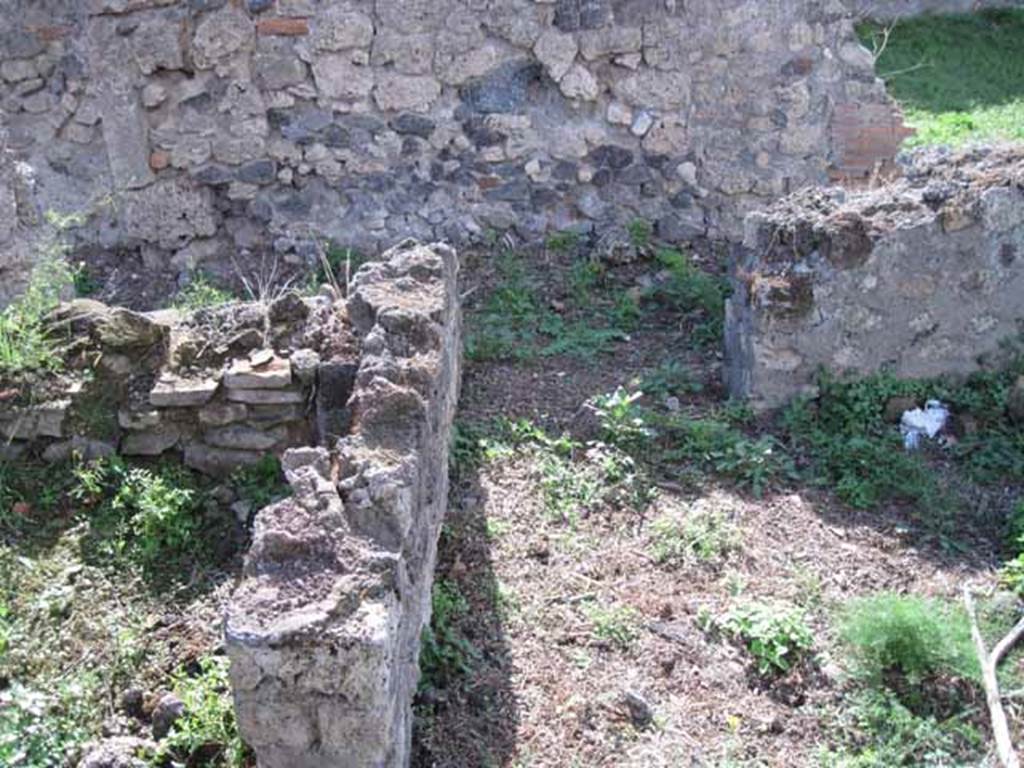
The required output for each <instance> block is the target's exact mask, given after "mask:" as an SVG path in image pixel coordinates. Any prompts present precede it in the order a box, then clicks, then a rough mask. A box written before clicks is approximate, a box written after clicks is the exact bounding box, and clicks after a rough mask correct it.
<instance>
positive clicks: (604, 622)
mask: <svg viewBox="0 0 1024 768" xmlns="http://www.w3.org/2000/svg"><path fill="white" fill-rule="evenodd" d="M583 612H584V614H585V615H586V617H587V620H588V621H590V623H591V624H592V625H593V631H594V637H596V638H597V639H598V640H601V641H604V642H606V643H609V644H610V645H613V646H615V647H616V648H619V649H620V650H623V651H628V650H629V649H630V648H631V647H632V646H633V644H634V643H635V642H636V641H637V640H639V639H640V620H641V616H640V612H639V611H637V610H636V608H633V607H632V606H629V605H618V604H616V605H601V604H600V603H592V604H589V605H585V606H584V608H583Z"/></svg>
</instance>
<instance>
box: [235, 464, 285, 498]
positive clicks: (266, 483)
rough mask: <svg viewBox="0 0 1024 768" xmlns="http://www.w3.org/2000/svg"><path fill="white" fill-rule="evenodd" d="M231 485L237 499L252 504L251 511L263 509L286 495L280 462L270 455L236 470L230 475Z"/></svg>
mask: <svg viewBox="0 0 1024 768" xmlns="http://www.w3.org/2000/svg"><path fill="white" fill-rule="evenodd" d="M231 484H232V485H234V487H235V490H236V491H237V492H238V496H239V498H240V499H242V500H243V501H247V502H249V503H250V504H252V507H253V509H263V507H266V506H268V505H270V504H273V503H274V502H275V501H279V500H280V499H282V498H284V497H285V496H287V495H288V484H287V483H286V482H285V481H284V475H283V474H282V472H281V462H280V461H279V460H278V458H277V457H276V456H274V455H272V454H267V455H266V456H261V457H260V460H259V461H257V462H256V463H255V464H253V465H251V466H248V467H242V468H241V469H238V470H236V471H235V472H234V473H233V474H232V475H231Z"/></svg>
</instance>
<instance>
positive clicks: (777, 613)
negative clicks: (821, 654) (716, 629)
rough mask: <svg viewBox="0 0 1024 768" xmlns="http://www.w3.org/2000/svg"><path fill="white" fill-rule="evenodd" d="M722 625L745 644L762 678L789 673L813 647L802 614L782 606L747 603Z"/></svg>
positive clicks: (791, 607) (724, 629) (794, 609)
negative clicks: (773, 674) (772, 674)
mask: <svg viewBox="0 0 1024 768" xmlns="http://www.w3.org/2000/svg"><path fill="white" fill-rule="evenodd" d="M719 626H720V628H721V629H722V630H723V631H725V632H727V633H728V634H730V635H732V636H733V637H735V638H737V639H739V640H741V641H742V642H743V643H744V644H745V645H746V647H747V650H749V651H750V654H751V655H752V656H753V657H754V662H755V664H756V665H757V671H758V672H760V673H761V674H762V675H768V674H771V673H774V672H786V671H787V670H789V669H790V668H791V667H792V666H793V664H794V663H796V661H797V660H798V659H799V658H800V657H801V656H802V655H803V654H804V653H806V652H807V651H809V650H810V649H811V647H812V646H813V645H814V637H813V635H812V634H811V628H810V627H809V626H808V624H807V620H806V618H805V617H804V614H803V612H802V611H800V609H799V608H796V607H795V606H791V605H787V604H783V603H774V604H767V603H744V604H742V605H739V606H737V607H735V608H733V609H732V610H730V611H729V612H728V613H727V614H726V615H725V616H724V618H723V619H722V620H721V622H720V623H719Z"/></svg>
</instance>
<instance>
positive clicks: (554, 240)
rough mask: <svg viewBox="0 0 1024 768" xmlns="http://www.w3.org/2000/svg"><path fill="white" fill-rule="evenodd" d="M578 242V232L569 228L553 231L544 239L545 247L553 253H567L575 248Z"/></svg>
mask: <svg viewBox="0 0 1024 768" xmlns="http://www.w3.org/2000/svg"><path fill="white" fill-rule="evenodd" d="M579 243H580V233H579V232H574V231H573V230H571V229H565V230H562V231H561V232H554V233H552V234H550V235H548V238H547V240H545V241H544V244H545V246H546V247H547V249H548V250H549V251H554V252H555V253H568V252H570V251H572V250H573V249H574V248H576V247H577V246H578V245H579Z"/></svg>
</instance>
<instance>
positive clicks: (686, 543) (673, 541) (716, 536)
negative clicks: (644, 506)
mask: <svg viewBox="0 0 1024 768" xmlns="http://www.w3.org/2000/svg"><path fill="white" fill-rule="evenodd" d="M740 542H741V536H740V531H739V529H738V528H737V527H736V525H735V524H734V523H733V522H732V521H731V520H730V519H729V518H728V516H727V515H725V513H723V512H721V511H718V510H711V509H703V508H699V509H694V510H691V511H689V512H688V513H687V514H686V515H675V514H665V515H662V516H661V517H659V518H657V519H656V520H655V521H654V522H653V523H652V524H651V552H652V554H653V555H654V559H655V561H656V562H657V563H658V564H659V565H666V566H669V567H679V566H682V565H687V564H689V563H692V562H695V561H696V562H701V563H717V562H720V561H722V560H723V559H725V558H726V557H727V556H728V555H729V553H730V552H733V551H735V550H737V549H739V547H740Z"/></svg>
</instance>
